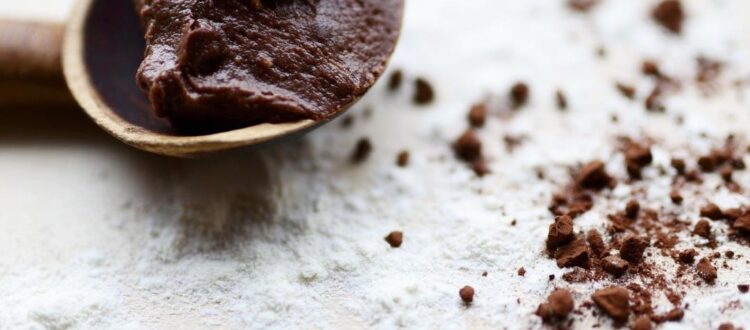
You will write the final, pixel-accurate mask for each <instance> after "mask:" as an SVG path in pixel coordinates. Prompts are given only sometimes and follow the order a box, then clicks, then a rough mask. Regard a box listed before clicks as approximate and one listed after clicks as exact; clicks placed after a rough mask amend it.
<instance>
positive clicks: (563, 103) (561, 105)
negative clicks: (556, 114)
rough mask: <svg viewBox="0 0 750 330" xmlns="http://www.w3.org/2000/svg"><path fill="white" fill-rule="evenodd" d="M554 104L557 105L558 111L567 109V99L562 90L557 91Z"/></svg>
mask: <svg viewBox="0 0 750 330" xmlns="http://www.w3.org/2000/svg"><path fill="white" fill-rule="evenodd" d="M555 102H556V103H557V108H558V109H560V110H567V109H568V98H567V97H566V96H565V93H563V91H562V90H557V92H556V93H555Z"/></svg>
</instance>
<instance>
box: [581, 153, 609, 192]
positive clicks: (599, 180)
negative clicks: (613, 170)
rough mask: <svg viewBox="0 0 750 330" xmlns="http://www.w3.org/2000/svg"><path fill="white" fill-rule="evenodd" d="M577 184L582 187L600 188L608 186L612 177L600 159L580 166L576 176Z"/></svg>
mask: <svg viewBox="0 0 750 330" xmlns="http://www.w3.org/2000/svg"><path fill="white" fill-rule="evenodd" d="M576 182H577V183H578V186H580V187H581V188H584V189H593V190H601V189H604V188H606V187H608V186H610V185H611V184H612V182H613V179H612V177H611V176H609V174H607V171H606V169H605V165H604V163H603V162H601V161H598V160H596V161H592V162H590V163H588V164H586V165H584V166H583V168H581V170H580V172H578V176H577V177H576Z"/></svg>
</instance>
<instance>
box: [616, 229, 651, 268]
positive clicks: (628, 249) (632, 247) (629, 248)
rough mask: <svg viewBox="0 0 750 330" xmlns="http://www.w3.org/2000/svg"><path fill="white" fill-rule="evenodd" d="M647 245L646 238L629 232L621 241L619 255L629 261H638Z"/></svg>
mask: <svg viewBox="0 0 750 330" xmlns="http://www.w3.org/2000/svg"><path fill="white" fill-rule="evenodd" d="M647 246H648V241H647V240H645V239H643V238H640V237H637V236H635V235H632V234H630V235H628V236H626V237H625V238H624V239H623V241H622V246H621V247H620V257H621V258H623V259H625V260H627V261H629V262H631V263H636V264H637V263H640V262H641V259H642V258H643V252H644V251H645V250H646V247H647Z"/></svg>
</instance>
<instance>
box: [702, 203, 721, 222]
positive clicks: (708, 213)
mask: <svg viewBox="0 0 750 330" xmlns="http://www.w3.org/2000/svg"><path fill="white" fill-rule="evenodd" d="M701 216H702V217H706V218H709V219H711V220H720V219H721V218H723V217H724V213H723V212H721V209H720V208H719V206H718V205H716V204H714V203H709V204H708V205H706V206H704V207H702V208H701Z"/></svg>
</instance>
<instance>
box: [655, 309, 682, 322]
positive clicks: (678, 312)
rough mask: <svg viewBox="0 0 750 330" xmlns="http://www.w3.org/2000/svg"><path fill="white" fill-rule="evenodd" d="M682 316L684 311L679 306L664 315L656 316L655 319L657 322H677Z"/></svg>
mask: <svg viewBox="0 0 750 330" xmlns="http://www.w3.org/2000/svg"><path fill="white" fill-rule="evenodd" d="M683 317H685V311H683V310H682V309H681V308H675V309H672V310H671V311H669V312H667V313H666V314H664V315H659V316H657V317H656V319H657V321H658V322H666V321H670V322H677V321H681V320H682V318H683Z"/></svg>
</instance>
